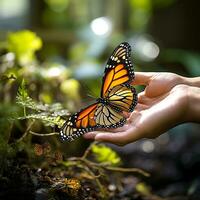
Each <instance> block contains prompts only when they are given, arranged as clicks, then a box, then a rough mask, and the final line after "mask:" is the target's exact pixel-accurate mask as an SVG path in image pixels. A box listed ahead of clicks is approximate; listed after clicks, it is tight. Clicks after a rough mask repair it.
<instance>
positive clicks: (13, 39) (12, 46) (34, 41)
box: [7, 30, 42, 65]
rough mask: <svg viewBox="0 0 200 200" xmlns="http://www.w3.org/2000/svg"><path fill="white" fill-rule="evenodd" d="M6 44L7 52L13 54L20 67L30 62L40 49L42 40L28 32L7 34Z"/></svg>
mask: <svg viewBox="0 0 200 200" xmlns="http://www.w3.org/2000/svg"><path fill="white" fill-rule="evenodd" d="M7 42H8V44H7V48H8V51H10V52H13V53H14V54H15V56H16V58H17V61H18V62H19V64H20V65H25V64H28V63H30V62H32V61H33V60H34V59H35V56H34V53H35V51H37V50H39V49H41V47H42V40H41V39H40V38H39V37H38V36H37V35H36V34H35V33H34V32H32V31H29V30H23V31H18V32H14V33H9V34H8V39H7Z"/></svg>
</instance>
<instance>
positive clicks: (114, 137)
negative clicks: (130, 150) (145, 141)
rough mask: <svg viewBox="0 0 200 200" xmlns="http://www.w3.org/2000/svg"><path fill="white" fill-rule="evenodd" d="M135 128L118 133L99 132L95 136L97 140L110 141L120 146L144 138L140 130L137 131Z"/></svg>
mask: <svg viewBox="0 0 200 200" xmlns="http://www.w3.org/2000/svg"><path fill="white" fill-rule="evenodd" d="M133 129H134V128H131V129H129V130H127V131H122V132H117V133H110V132H109V133H99V134H97V135H96V136H95V140H96V141H101V142H109V143H112V144H116V145H120V146H121V145H125V144H128V143H130V142H134V141H136V140H138V139H141V138H142V136H141V135H140V134H139V132H136V131H134V130H133Z"/></svg>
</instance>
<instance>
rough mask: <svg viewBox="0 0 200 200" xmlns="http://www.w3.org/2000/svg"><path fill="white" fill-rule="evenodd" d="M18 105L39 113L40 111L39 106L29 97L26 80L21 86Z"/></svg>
mask: <svg viewBox="0 0 200 200" xmlns="http://www.w3.org/2000/svg"><path fill="white" fill-rule="evenodd" d="M16 103H17V104H19V105H21V106H22V107H27V108H30V109H33V110H36V111H39V109H38V108H37V104H36V103H35V102H34V101H33V99H32V98H31V97H29V95H28V91H27V89H26V83H25V80H24V79H23V80H22V82H21V85H20V86H19V89H18V92H17V97H16Z"/></svg>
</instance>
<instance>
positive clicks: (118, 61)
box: [101, 42, 134, 97]
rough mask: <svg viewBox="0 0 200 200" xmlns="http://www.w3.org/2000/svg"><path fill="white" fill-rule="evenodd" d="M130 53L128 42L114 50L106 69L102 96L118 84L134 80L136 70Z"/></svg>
mask: <svg viewBox="0 0 200 200" xmlns="http://www.w3.org/2000/svg"><path fill="white" fill-rule="evenodd" d="M130 55H131V47H130V45H129V44H128V43H126V42H124V43H121V44H120V45H119V46H118V47H117V48H116V49H115V50H114V52H113V53H112V55H111V56H110V58H109V60H108V62H107V65H106V68H105V71H104V77H103V84H102V89H101V97H105V94H106V92H107V91H108V90H109V89H111V88H113V87H115V86H117V85H120V84H125V83H130V82H132V80H133V78H134V71H133V65H132V63H131V60H130Z"/></svg>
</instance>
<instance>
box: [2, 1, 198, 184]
mask: <svg viewBox="0 0 200 200" xmlns="http://www.w3.org/2000/svg"><path fill="white" fill-rule="evenodd" d="M199 8H200V1H198V0H190V1H188V0H85V1H83V0H17V1H13V0H0V134H1V137H0V161H1V164H2V163H3V162H6V159H7V158H8V157H10V156H11V157H12V156H13V155H16V152H26V154H28V157H29V158H31V157H33V148H32V144H35V143H44V142H46V141H49V142H50V143H51V144H53V148H54V149H62V152H64V154H65V155H73V154H79V153H80V151H82V150H81V148H84V147H86V146H87V145H88V143H87V142H86V140H83V139H81V138H80V139H79V140H78V144H79V146H78V148H77V145H74V143H70V144H69V143H66V144H61V142H60V140H59V139H57V138H53V137H37V136H33V135H31V134H28V133H29V131H30V130H32V131H35V132H37V133H43V134H45V133H48V132H58V130H59V129H58V127H59V126H60V122H59V120H61V119H63V118H67V117H66V115H68V114H69V113H68V111H69V112H75V111H78V110H79V109H80V108H81V107H83V106H85V105H86V104H89V103H91V102H92V101H94V98H96V97H98V96H99V94H100V88H101V79H102V74H103V71H104V67H105V64H106V61H107V59H108V57H109V55H110V54H111V52H112V51H113V49H114V48H115V47H116V46H117V45H118V44H120V43H121V42H124V41H127V42H129V43H130V45H131V46H132V61H133V64H134V68H135V71H164V72H174V73H178V74H181V75H184V76H191V77H193V76H200V37H199V36H200V26H199V19H200V12H199ZM141 89H142V88H140V87H137V90H138V91H140V90H141ZM16 96H17V104H16ZM198 128H199V127H198V126H194V125H186V126H185V125H183V126H180V127H177V128H176V129H173V130H172V132H176V134H173V137H174V138H172V136H171V135H170V132H168V133H166V134H164V135H163V136H161V137H159V138H158V139H156V140H153V141H152V140H148V141H146V140H145V141H139V142H138V143H135V145H132V146H130V145H127V146H126V147H125V148H116V147H113V148H115V149H116V150H118V151H119V152H120V153H123V154H124V158H127V163H126V164H128V165H133V166H138V167H142V168H144V169H147V170H148V171H153V172H154V173H155V174H156V175H158V176H159V175H160V174H159V173H158V172H160V173H161V174H162V173H164V176H165V177H167V178H168V177H170V178H172V177H173V178H174V177H176V178H174V179H173V178H172V179H173V180H175V181H177V180H180V177H183V176H185V174H187V169H193V165H191V163H190V162H189V161H190V160H192V159H193V160H194V161H193V162H192V163H193V164H194V163H197V166H199V163H200V160H199V146H198V145H199V144H196V146H195V145H194V143H195V141H196V142H197V141H199V140H197V139H194V138H192V139H191V143H190V144H191V147H194V149H193V150H194V151H193V150H192V148H190V147H189V148H190V149H188V147H187V144H188V143H187V142H188V141H189V140H187V135H190V137H191V135H192V137H193V133H194V135H195V134H196V133H197V132H199V129H198ZM177 133H180V134H177ZM195 137H196V136H195ZM83 141H84V142H83ZM75 143H77V141H76V142H75ZM13 145H14V148H13ZM81 145H82V146H81ZM197 146H198V148H197ZM16 150H17V151H16ZM187 150H189V151H190V153H187V154H186V152H187ZM184 151H185V154H183V153H182V152H184ZM195 152H196V154H195ZM21 155H23V156H21ZM163 155H164V156H163ZM174 155H176V156H177V157H178V158H179V159H180V160H178V161H177V162H179V163H178V166H180V163H182V165H181V166H183V167H182V169H184V170H186V171H184V172H183V174H184V173H185V174H184V175H183V176H181V175H180V172H179V170H180V168H178V167H177V165H174V163H173V164H171V162H173V160H176V158H174V157H173V156H174ZM20 156H21V157H25V156H24V154H20V155H19V157H20ZM130 156H131V157H132V159H133V160H132V161H131V162H130ZM165 156H166V157H165ZM25 158H26V157H25ZM161 158H164V159H165V160H162V159H161ZM2 166H3V165H1V167H2ZM165 166H167V167H166V168H165ZM188 166H189V167H188ZM187 167H188V168H187ZM0 169H1V168H0ZM169 169H170V170H171V172H170V173H171V174H170V173H169ZM195 169H197V168H195ZM198 169H199V168H198ZM198 172H199V170H198ZM195 173H196V172H195ZM195 173H194V174H193V175H194V177H195V176H196V174H195ZM177 174H178V175H177ZM170 181H171V179H170ZM155 184H156V180H155Z"/></svg>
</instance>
